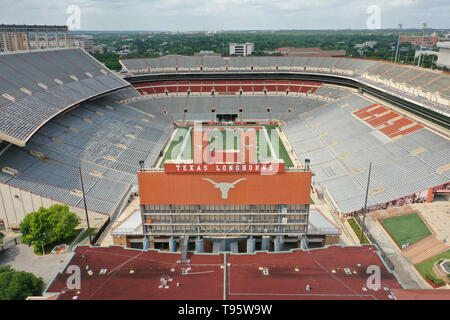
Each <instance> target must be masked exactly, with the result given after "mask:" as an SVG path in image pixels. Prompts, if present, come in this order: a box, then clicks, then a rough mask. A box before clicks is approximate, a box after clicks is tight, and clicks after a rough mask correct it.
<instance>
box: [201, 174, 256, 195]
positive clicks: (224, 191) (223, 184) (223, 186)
mask: <svg viewBox="0 0 450 320" xmlns="http://www.w3.org/2000/svg"><path fill="white" fill-rule="evenodd" d="M202 179H203V180H206V181H209V182H211V183H212V184H213V185H214V186H215V187H216V188H217V189H220V191H221V192H222V199H228V191H230V189H232V188H234V186H235V185H236V184H238V183H239V182H241V181H244V180H247V178H242V179H239V180H236V181H235V182H233V183H228V182H220V183H217V182H214V181H212V180H211V179H208V178H202Z"/></svg>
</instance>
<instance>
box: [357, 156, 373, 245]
mask: <svg viewBox="0 0 450 320" xmlns="http://www.w3.org/2000/svg"><path fill="white" fill-rule="evenodd" d="M371 172H372V162H371V163H370V165H369V176H368V177H367V189H366V200H365V201H364V211H363V223H362V226H361V237H360V239H359V243H360V244H361V243H362V240H363V235H364V222H365V221H366V212H367V197H368V196H369V184H370V173H371Z"/></svg>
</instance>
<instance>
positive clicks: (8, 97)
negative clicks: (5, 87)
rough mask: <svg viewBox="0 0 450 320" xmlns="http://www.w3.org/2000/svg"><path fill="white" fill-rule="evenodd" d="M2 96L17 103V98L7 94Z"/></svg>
mask: <svg viewBox="0 0 450 320" xmlns="http://www.w3.org/2000/svg"><path fill="white" fill-rule="evenodd" d="M2 96H3V97H4V98H6V99H8V100H10V101H13V102H14V101H16V98H14V97H13V96H10V95H9V94H7V93H4V94H2Z"/></svg>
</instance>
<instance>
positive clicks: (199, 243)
mask: <svg viewBox="0 0 450 320" xmlns="http://www.w3.org/2000/svg"><path fill="white" fill-rule="evenodd" d="M204 251H205V247H204V243H203V239H202V238H201V237H197V239H195V252H197V253H203V252H204Z"/></svg>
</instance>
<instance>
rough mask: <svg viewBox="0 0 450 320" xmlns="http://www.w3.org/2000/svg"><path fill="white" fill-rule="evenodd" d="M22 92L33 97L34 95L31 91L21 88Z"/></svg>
mask: <svg viewBox="0 0 450 320" xmlns="http://www.w3.org/2000/svg"><path fill="white" fill-rule="evenodd" d="M20 91H22V92H25V93H26V94H27V95H29V96H31V95H32V94H33V93H32V92H31V91H30V90H28V89H25V88H20Z"/></svg>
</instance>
